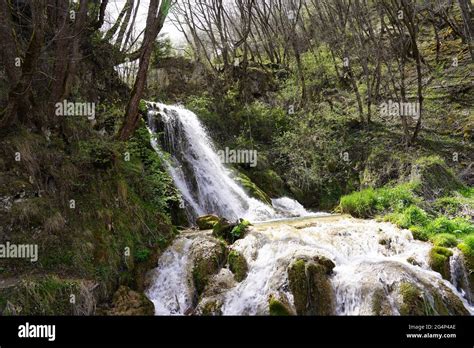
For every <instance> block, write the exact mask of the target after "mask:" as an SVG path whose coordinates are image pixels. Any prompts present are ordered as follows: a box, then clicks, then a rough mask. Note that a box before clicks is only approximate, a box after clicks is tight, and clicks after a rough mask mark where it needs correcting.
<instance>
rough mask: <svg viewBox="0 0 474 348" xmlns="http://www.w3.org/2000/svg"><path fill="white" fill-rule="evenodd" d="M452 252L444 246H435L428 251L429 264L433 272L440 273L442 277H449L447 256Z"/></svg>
mask: <svg viewBox="0 0 474 348" xmlns="http://www.w3.org/2000/svg"><path fill="white" fill-rule="evenodd" d="M452 255H453V252H452V251H451V250H449V249H447V248H444V247H438V246H435V247H433V248H432V249H431V250H430V253H429V265H430V267H431V269H432V270H433V271H435V272H438V273H439V274H441V276H442V277H443V278H444V279H447V280H449V279H450V277H451V273H450V268H449V258H450V257H451V256H452Z"/></svg>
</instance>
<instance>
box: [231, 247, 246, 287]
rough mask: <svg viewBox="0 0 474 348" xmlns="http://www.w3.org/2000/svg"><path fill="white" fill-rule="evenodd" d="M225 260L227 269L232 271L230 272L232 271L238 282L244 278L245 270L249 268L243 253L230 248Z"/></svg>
mask: <svg viewBox="0 0 474 348" xmlns="http://www.w3.org/2000/svg"><path fill="white" fill-rule="evenodd" d="M227 260H228V262H229V269H230V270H231V271H232V273H234V278H235V280H236V281H238V282H241V281H242V280H244V279H245V277H247V272H248V269H249V267H248V264H247V260H245V257H244V255H242V254H241V253H239V252H238V251H236V250H232V251H231V252H230V253H229V257H228V258H227Z"/></svg>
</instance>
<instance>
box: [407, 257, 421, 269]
mask: <svg viewBox="0 0 474 348" xmlns="http://www.w3.org/2000/svg"><path fill="white" fill-rule="evenodd" d="M407 262H408V263H410V264H412V265H413V266H420V267H421V263H420V262H419V261H418V260H417V259H416V258H415V257H413V256H410V257H409V258H408V259H407Z"/></svg>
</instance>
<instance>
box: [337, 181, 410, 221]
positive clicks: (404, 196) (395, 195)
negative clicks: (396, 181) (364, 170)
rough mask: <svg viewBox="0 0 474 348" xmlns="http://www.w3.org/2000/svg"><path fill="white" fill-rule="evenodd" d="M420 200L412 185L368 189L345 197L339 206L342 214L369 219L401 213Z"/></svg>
mask: <svg viewBox="0 0 474 348" xmlns="http://www.w3.org/2000/svg"><path fill="white" fill-rule="evenodd" d="M417 201H418V199H417V198H416V196H415V195H414V193H413V185H412V184H411V183H408V184H402V185H397V186H394V187H382V188H379V189H373V188H368V189H365V190H362V191H358V192H354V193H351V194H349V195H346V196H343V197H342V198H341V202H340V204H339V210H340V211H341V212H342V213H346V214H351V215H353V216H355V217H362V218H369V217H374V216H375V215H378V214H381V213H383V212H388V211H391V212H397V211H401V210H403V209H404V208H406V207H409V206H410V205H411V204H413V203H416V202H417Z"/></svg>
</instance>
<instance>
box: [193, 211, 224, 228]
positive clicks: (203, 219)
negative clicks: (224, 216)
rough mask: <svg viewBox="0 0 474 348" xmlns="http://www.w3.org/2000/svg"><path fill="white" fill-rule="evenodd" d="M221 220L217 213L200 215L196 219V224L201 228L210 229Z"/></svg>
mask: <svg viewBox="0 0 474 348" xmlns="http://www.w3.org/2000/svg"><path fill="white" fill-rule="evenodd" d="M218 222H219V217H218V216H217V215H213V214H208V215H203V216H200V217H198V218H197V219H196V225H197V226H198V227H199V229H200V230H210V229H212V228H213V227H214V226H215V225H216V224H217V223H218Z"/></svg>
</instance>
